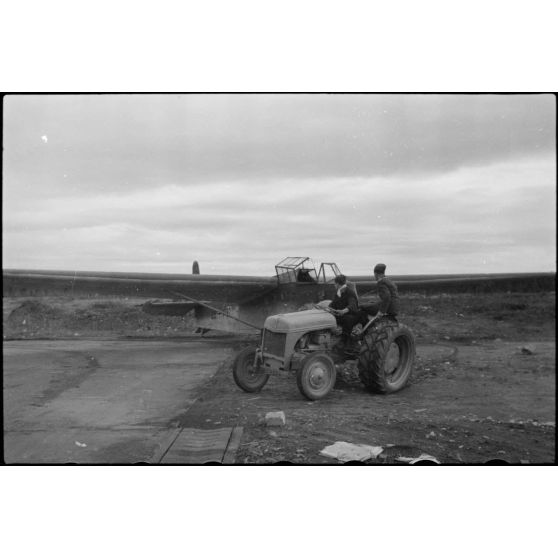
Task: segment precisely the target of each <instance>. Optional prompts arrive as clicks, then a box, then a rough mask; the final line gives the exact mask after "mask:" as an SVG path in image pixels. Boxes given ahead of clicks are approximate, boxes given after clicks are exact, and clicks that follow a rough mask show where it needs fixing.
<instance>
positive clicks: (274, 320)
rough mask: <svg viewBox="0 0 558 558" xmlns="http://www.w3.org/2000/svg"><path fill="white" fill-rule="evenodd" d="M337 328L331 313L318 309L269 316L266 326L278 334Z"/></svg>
mask: <svg viewBox="0 0 558 558" xmlns="http://www.w3.org/2000/svg"><path fill="white" fill-rule="evenodd" d="M336 326H337V322H336V320H335V318H334V317H333V316H332V315H331V314H330V313H329V312H327V311H325V310H318V309H312V310H303V311H302V312H291V313H289V314H277V315H275V316H269V317H268V318H267V319H266V321H265V324H264V328H265V329H268V330H270V331H275V332H277V333H291V332H293V333H294V332H306V331H316V330H318V329H332V328H334V327H336Z"/></svg>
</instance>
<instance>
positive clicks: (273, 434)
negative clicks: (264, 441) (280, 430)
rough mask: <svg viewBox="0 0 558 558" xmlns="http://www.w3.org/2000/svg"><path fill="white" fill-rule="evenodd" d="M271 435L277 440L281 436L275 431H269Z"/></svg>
mask: <svg viewBox="0 0 558 558" xmlns="http://www.w3.org/2000/svg"><path fill="white" fill-rule="evenodd" d="M269 435H270V436H271V437H272V438H277V437H278V436H279V434H277V432H275V430H270V431H269Z"/></svg>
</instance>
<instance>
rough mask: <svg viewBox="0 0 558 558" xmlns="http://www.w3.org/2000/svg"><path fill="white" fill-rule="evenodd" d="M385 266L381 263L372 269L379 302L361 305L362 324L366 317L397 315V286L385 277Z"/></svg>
mask: <svg viewBox="0 0 558 558" xmlns="http://www.w3.org/2000/svg"><path fill="white" fill-rule="evenodd" d="M385 272H386V265H385V264H383V263H379V264H376V266H375V267H374V279H376V282H377V287H378V296H379V297H380V300H379V301H378V302H374V303H372V304H362V305H361V306H360V308H361V310H362V311H363V315H362V322H364V323H363V325H365V324H366V321H367V319H368V318H367V315H370V316H374V317H376V318H381V317H382V316H383V315H387V316H391V317H393V318H395V317H396V316H397V314H398V313H399V294H398V292H397V285H396V284H395V283H394V282H393V281H390V280H389V279H388V278H387V277H386V276H385Z"/></svg>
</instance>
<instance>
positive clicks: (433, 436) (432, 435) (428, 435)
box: [426, 430, 436, 438]
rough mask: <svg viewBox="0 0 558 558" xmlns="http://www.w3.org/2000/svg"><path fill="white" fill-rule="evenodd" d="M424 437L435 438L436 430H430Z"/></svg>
mask: <svg viewBox="0 0 558 558" xmlns="http://www.w3.org/2000/svg"><path fill="white" fill-rule="evenodd" d="M426 438H436V432H434V431H433V430H432V431H431V432H429V433H428V434H427V435H426Z"/></svg>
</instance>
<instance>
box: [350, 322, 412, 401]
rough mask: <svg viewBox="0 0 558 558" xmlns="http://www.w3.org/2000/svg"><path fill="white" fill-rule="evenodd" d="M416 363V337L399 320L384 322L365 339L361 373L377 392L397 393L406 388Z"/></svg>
mask: <svg viewBox="0 0 558 558" xmlns="http://www.w3.org/2000/svg"><path fill="white" fill-rule="evenodd" d="M414 362H415V337H414V335H413V333H412V332H411V330H410V329H409V328H408V327H407V326H405V325H403V324H399V323H398V322H397V321H396V320H382V321H381V322H379V323H378V324H377V325H375V326H373V327H372V328H371V329H370V330H369V331H368V332H367V333H366V335H365V336H364V339H363V340H362V346H361V349H360V353H359V358H358V374H359V377H360V379H361V381H362V383H363V384H364V387H365V388H366V389H367V390H368V391H371V392H373V393H395V392H396V391H399V390H400V389H403V387H405V384H406V383H407V381H408V380H409V377H410V376H411V372H412V369H413V364H414Z"/></svg>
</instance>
